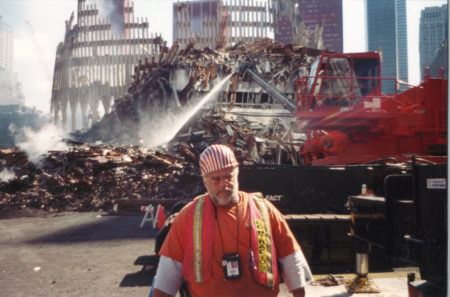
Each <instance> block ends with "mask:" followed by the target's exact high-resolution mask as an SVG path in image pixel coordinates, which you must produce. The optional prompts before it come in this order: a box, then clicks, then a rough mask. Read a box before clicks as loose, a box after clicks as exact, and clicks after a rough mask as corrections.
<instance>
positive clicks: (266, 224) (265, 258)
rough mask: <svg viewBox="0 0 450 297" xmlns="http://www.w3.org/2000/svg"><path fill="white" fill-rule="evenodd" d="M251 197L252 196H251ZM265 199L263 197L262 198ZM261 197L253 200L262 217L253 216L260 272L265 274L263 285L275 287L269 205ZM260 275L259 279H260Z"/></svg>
mask: <svg viewBox="0 0 450 297" xmlns="http://www.w3.org/2000/svg"><path fill="white" fill-rule="evenodd" d="M250 199H251V198H250ZM262 199H263V198H262ZM262 199H261V198H256V197H255V196H253V201H254V202H255V204H256V206H257V208H258V210H259V213H260V216H261V218H262V219H257V218H253V220H254V225H255V227H256V236H257V245H258V248H257V252H258V257H257V258H258V263H257V265H258V270H259V273H261V274H265V276H266V281H265V283H264V284H263V285H265V286H267V287H269V288H273V286H274V274H273V259H274V255H273V254H272V252H273V249H272V228H271V225H270V218H269V211H268V209H267V205H266V204H265V203H264V201H263V200H262ZM259 280H260V279H259V277H258V278H257V281H259Z"/></svg>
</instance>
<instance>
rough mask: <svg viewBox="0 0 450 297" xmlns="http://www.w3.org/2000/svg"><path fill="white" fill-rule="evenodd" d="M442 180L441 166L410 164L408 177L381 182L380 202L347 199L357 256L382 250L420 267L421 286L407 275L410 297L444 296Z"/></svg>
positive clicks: (357, 197)
mask: <svg viewBox="0 0 450 297" xmlns="http://www.w3.org/2000/svg"><path fill="white" fill-rule="evenodd" d="M446 176H447V166H446V164H435V165H421V164H416V163H415V160H414V158H413V164H412V171H411V173H410V174H402V175H399V174H393V175H388V176H386V178H385V179H384V188H385V193H384V196H376V195H370V196H369V195H361V194H360V195H351V196H349V197H348V204H347V205H348V208H349V210H350V212H351V217H352V224H351V232H350V236H351V237H352V238H354V239H355V241H356V242H357V244H358V246H359V247H360V251H364V249H365V252H366V254H367V255H368V254H369V253H368V251H369V250H371V249H381V250H384V251H385V252H386V253H387V255H389V257H391V258H393V259H398V260H401V261H403V262H405V263H409V265H411V266H417V267H419V270H420V280H417V279H416V275H415V274H414V273H410V274H409V275H408V293H409V296H410V297H413V296H423V297H425V296H442V297H443V296H447V295H446V294H447V291H446V288H447V258H448V256H447V230H448V227H447V207H448V202H447V180H446ZM361 249H362V250H361ZM367 270H368V269H367ZM362 277H363V278H364V277H366V276H364V275H363V276H362Z"/></svg>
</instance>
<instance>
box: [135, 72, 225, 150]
mask: <svg viewBox="0 0 450 297" xmlns="http://www.w3.org/2000/svg"><path fill="white" fill-rule="evenodd" d="M231 76H232V74H229V75H227V76H226V77H224V78H223V79H222V80H220V81H219V82H218V83H217V84H216V85H215V86H214V87H213V88H212V89H211V91H209V92H208V94H206V95H205V96H204V97H202V98H201V99H200V100H199V101H198V102H197V103H196V104H195V105H193V106H191V107H189V106H184V108H183V110H182V111H181V112H180V113H177V114H173V113H168V114H166V115H162V116H161V118H159V119H152V121H151V122H147V123H144V124H143V125H141V128H140V134H141V137H142V142H143V145H144V146H147V147H155V146H159V145H163V144H166V143H168V142H169V141H170V140H172V139H173V138H174V137H175V135H176V134H177V133H178V132H179V131H180V130H181V128H183V126H184V125H185V124H186V123H187V122H188V121H189V120H190V119H191V118H192V117H193V116H194V115H195V114H196V113H197V112H198V111H199V110H200V108H202V107H203V106H204V105H205V104H206V103H207V102H208V101H210V100H211V99H212V98H213V97H214V95H216V93H217V92H219V91H220V90H221V89H222V87H223V86H224V84H225V83H226V82H227V81H228V80H229V79H230V77H231Z"/></svg>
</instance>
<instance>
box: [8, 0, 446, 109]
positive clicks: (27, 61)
mask: <svg viewBox="0 0 450 297" xmlns="http://www.w3.org/2000/svg"><path fill="white" fill-rule="evenodd" d="M173 2H177V1H174V0H134V7H135V16H137V17H147V18H148V21H149V23H150V32H154V33H158V34H159V33H161V34H162V35H163V38H164V39H166V40H168V41H169V43H170V42H171V41H172V3H173ZM406 3H407V4H406V5H407V20H408V59H409V81H410V83H411V84H418V83H419V80H420V72H419V71H420V70H419V44H418V35H419V33H418V31H419V22H420V11H421V10H422V9H423V8H424V7H429V6H441V5H443V4H445V3H446V1H445V0H406ZM76 8H77V0H0V15H1V16H2V20H3V21H4V22H5V23H7V24H8V25H10V26H11V27H12V28H13V30H14V71H15V72H17V73H18V78H19V81H20V82H21V83H22V85H23V90H24V95H25V100H26V105H27V106H31V107H32V106H34V107H36V108H37V109H39V110H42V111H44V112H49V111H50V96H51V87H52V79H53V67H54V62H55V52H56V46H57V45H58V43H59V42H61V41H62V40H63V37H64V30H65V25H64V23H65V20H68V19H69V17H70V14H71V12H72V11H76ZM343 13H344V15H343V19H344V51H345V52H360V51H365V50H366V42H365V38H366V36H365V20H364V0H343Z"/></svg>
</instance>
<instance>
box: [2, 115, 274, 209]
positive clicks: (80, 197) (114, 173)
mask: <svg viewBox="0 0 450 297" xmlns="http://www.w3.org/2000/svg"><path fill="white" fill-rule="evenodd" d="M190 128H191V130H192V131H195V133H194V132H191V133H180V134H179V135H178V136H177V137H176V138H175V139H173V140H172V141H171V142H170V143H169V144H168V145H167V146H166V147H164V148H156V149H146V148H143V147H139V146H136V145H110V144H99V145H94V144H88V143H80V142H74V141H67V142H68V143H69V144H71V148H70V149H69V150H68V151H50V152H49V153H48V155H47V156H44V157H43V159H42V160H41V161H40V162H38V163H37V164H35V163H32V162H30V161H29V160H28V158H27V155H26V153H25V152H24V151H21V150H20V149H18V148H13V149H3V150H0V160H1V163H0V173H2V172H3V173H6V172H8V173H10V175H9V178H2V179H0V213H2V214H3V215H7V213H8V212H11V211H14V210H20V209H24V208H32V209H42V210H45V211H49V212H61V211H97V210H103V211H106V212H109V211H111V210H112V206H113V201H114V200H116V199H142V200H146V199H166V198H178V197H180V198H192V197H194V196H195V195H197V194H200V193H201V192H202V191H203V187H202V183H201V178H200V172H199V169H198V165H197V164H198V156H199V155H200V153H201V151H202V150H203V149H204V148H206V146H208V145H209V144H213V143H226V144H230V145H232V146H233V147H234V149H235V151H236V155H237V158H238V159H239V161H240V162H241V163H243V164H246V165H250V164H257V163H262V162H266V163H274V162H275V158H276V155H273V154H270V151H268V150H264V149H263V148H264V146H262V145H259V144H258V141H260V142H261V143H264V141H266V140H267V141H274V142H276V138H277V137H276V135H272V134H254V133H253V132H252V130H251V128H249V127H248V125H247V122H246V121H245V120H243V119H241V121H240V122H239V121H237V122H231V121H227V120H225V119H224V117H223V114H221V113H215V114H211V115H203V116H202V117H201V118H200V119H198V120H197V121H195V122H194V123H192V124H191V126H190ZM257 139H258V140H257ZM258 147H259V151H260V152H259V153H258Z"/></svg>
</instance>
